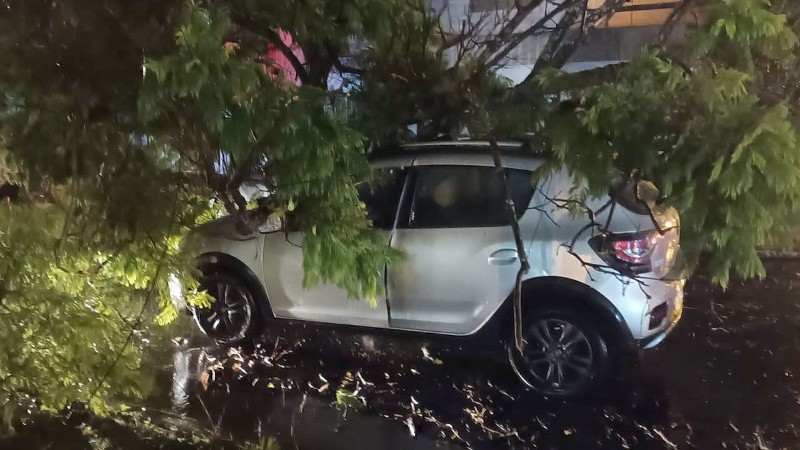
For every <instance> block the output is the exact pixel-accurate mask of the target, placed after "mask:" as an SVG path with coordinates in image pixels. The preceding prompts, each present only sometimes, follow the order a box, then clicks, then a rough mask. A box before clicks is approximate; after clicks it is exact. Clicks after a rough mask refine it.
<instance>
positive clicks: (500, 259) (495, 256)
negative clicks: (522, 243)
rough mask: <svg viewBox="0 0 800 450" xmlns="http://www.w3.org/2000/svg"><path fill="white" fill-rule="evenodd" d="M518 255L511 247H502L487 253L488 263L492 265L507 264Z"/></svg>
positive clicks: (515, 259)
mask: <svg viewBox="0 0 800 450" xmlns="http://www.w3.org/2000/svg"><path fill="white" fill-rule="evenodd" d="M518 258H519V256H518V255H517V251H516V250H514V249H513V248H504V249H502V250H498V251H496V252H494V253H492V254H491V255H489V264H491V265H493V266H507V265H509V264H514V263H515V262H516V261H517V259H518Z"/></svg>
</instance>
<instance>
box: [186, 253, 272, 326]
mask: <svg viewBox="0 0 800 450" xmlns="http://www.w3.org/2000/svg"><path fill="white" fill-rule="evenodd" d="M197 268H198V269H200V271H201V272H203V273H208V272H209V271H211V270H213V269H215V268H223V269H225V270H229V271H231V272H233V274H234V275H236V276H238V277H240V278H241V279H242V281H244V282H245V284H246V285H247V287H248V288H249V289H250V292H252V293H253V294H255V296H256V301H258V302H259V305H260V306H261V308H259V310H260V311H261V315H262V316H263V318H264V319H274V318H275V314H274V313H273V312H272V306H271V305H270V304H269V297H267V291H266V289H264V285H263V284H261V280H259V279H258V277H257V276H256V274H255V273H253V271H252V270H251V269H250V268H249V267H247V264H245V263H243V262H242V261H240V260H238V259H236V258H234V257H233V256H231V255H228V254H225V253H220V252H208V253H203V254H202V255H200V256H198V257H197Z"/></svg>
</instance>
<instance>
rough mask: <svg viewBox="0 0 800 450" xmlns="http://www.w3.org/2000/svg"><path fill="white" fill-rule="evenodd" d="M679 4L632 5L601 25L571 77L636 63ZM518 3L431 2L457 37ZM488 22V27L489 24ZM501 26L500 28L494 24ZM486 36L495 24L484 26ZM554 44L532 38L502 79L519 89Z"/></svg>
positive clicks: (542, 10) (574, 62)
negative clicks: (469, 26) (465, 25)
mask: <svg viewBox="0 0 800 450" xmlns="http://www.w3.org/2000/svg"><path fill="white" fill-rule="evenodd" d="M604 2H605V0H587V6H588V7H589V8H598V7H600V6H602V5H603V3H604ZM554 3H555V2H544V4H543V5H542V6H541V7H539V8H537V11H535V13H534V14H532V15H531V17H529V18H528V19H527V20H526V22H528V23H522V24H520V26H519V27H518V29H520V30H524V29H525V28H526V25H527V26H528V27H530V25H531V24H533V23H535V22H536V21H538V20H539V19H541V18H542V17H546V14H548V12H549V11H548V8H550V9H551V10H552V8H554V7H555V6H554ZM679 3H680V2H678V1H665V0H631V1H630V2H628V3H626V4H625V6H623V7H622V8H620V9H619V10H618V11H617V12H616V13H615V14H614V15H613V16H612V17H610V18H608V19H607V20H604V21H603V22H601V23H600V24H599V25H598V26H597V27H596V28H593V29H591V30H590V31H589V33H588V34H587V35H586V36H583V37H582V39H581V44H580V45H579V46H578V49H577V51H576V52H575V54H574V55H573V57H572V59H571V60H570V61H569V62H568V63H567V64H566V65H565V66H564V69H565V70H567V71H573V72H574V71H580V70H586V69H591V68H595V67H600V66H603V65H607V64H613V63H617V62H621V61H627V60H629V59H631V58H632V57H633V56H634V55H635V54H636V53H637V52H638V51H639V50H640V49H641V48H642V46H644V45H646V44H649V43H653V42H654V41H655V40H656V38H657V36H658V33H659V30H660V28H661V25H662V24H663V23H664V21H665V20H666V19H667V17H668V16H669V14H670V13H671V12H672V10H673V8H675V7H676V6H677V5H678V4H679ZM513 4H514V0H431V8H432V9H433V10H434V11H436V12H437V13H440V14H441V20H442V22H443V25H444V27H445V28H449V29H450V30H453V31H457V30H458V29H459V27H460V26H462V24H463V23H464V21H466V20H470V21H472V23H475V22H478V20H479V18H481V17H482V16H488V17H489V19H490V20H489V21H490V22H491V20H492V19H493V18H494V20H502V19H501V18H502V17H503V14H504V12H505V11H507V10H508V9H509V8H511V7H512V6H513ZM484 22H485V21H484ZM495 25H496V24H495ZM484 28H485V29H486V30H490V29H492V24H489V25H484ZM548 39H549V36H548V35H546V34H545V35H540V36H531V37H528V38H526V39H525V40H523V41H522V42H521V43H520V44H519V45H518V46H517V47H516V48H514V49H513V50H512V51H511V52H510V53H509V54H508V55H507V56H506V57H505V58H504V60H503V62H502V64H501V67H500V68H499V70H498V73H499V74H501V75H503V76H505V77H508V78H509V79H511V80H513V81H514V82H515V83H518V82H520V81H522V80H523V79H525V77H526V76H528V74H529V73H530V71H531V69H532V68H533V65H534V64H535V63H536V60H537V58H538V57H539V55H540V54H541V53H542V50H543V48H544V46H545V44H546V43H547V41H548Z"/></svg>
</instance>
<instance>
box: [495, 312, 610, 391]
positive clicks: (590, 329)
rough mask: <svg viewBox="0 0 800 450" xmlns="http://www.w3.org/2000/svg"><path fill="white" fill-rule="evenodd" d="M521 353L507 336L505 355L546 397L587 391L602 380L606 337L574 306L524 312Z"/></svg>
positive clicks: (518, 372)
mask: <svg viewBox="0 0 800 450" xmlns="http://www.w3.org/2000/svg"><path fill="white" fill-rule="evenodd" d="M522 330H523V338H524V339H525V341H526V345H525V348H524V349H523V351H522V352H520V351H519V350H517V347H516V345H515V344H514V339H513V334H512V338H511V339H509V344H508V358H509V361H510V363H511V366H512V368H513V369H514V372H515V373H516V374H517V376H518V377H519V378H520V380H522V382H523V383H524V384H525V385H526V386H527V387H529V388H531V389H533V390H535V391H536V392H538V393H540V394H542V395H544V396H547V397H571V396H577V395H581V394H584V393H586V392H587V391H588V390H589V389H590V388H591V386H593V385H595V384H596V383H597V382H599V381H601V380H603V379H605V377H606V374H607V369H608V363H609V352H608V345H607V343H606V339H605V338H604V337H603V335H602V334H601V333H600V331H599V329H598V327H597V326H596V325H595V324H594V323H593V322H592V321H591V320H589V319H587V318H586V317H585V316H583V315H581V314H579V313H577V312H576V311H574V310H573V309H569V308H564V307H550V308H545V309H540V310H533V311H529V312H527V313H524V314H523V328H522Z"/></svg>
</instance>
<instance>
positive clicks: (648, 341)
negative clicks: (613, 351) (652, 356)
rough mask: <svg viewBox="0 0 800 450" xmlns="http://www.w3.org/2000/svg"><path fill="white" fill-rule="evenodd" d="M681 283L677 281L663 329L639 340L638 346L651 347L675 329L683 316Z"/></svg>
mask: <svg viewBox="0 0 800 450" xmlns="http://www.w3.org/2000/svg"><path fill="white" fill-rule="evenodd" d="M683 285H684V281H683V280H681V281H680V282H679V286H680V287H679V289H678V293H677V295H676V296H675V298H674V299H673V301H672V302H670V311H669V319H668V320H667V323H666V326H665V327H664V329H663V330H661V331H660V332H658V333H655V334H653V335H652V336H648V337H646V338H644V339H642V340H640V341H639V346H640V347H641V348H644V349H648V348H653V347H655V346H657V345H658V344H660V343H661V342H663V341H664V339H666V337H667V336H668V335H669V334H670V333H671V332H672V330H674V329H675V327H676V326H677V325H678V322H680V320H681V317H682V316H683Z"/></svg>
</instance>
